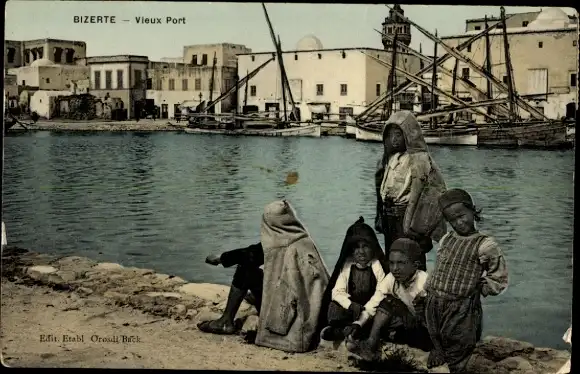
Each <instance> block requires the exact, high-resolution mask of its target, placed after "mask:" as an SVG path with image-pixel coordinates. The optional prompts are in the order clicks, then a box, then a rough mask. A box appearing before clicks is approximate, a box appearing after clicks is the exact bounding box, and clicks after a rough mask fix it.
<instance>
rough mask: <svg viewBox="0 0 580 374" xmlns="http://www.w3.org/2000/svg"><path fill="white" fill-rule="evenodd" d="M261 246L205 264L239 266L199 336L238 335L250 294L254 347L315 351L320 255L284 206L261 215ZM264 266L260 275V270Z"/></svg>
mask: <svg viewBox="0 0 580 374" xmlns="http://www.w3.org/2000/svg"><path fill="white" fill-rule="evenodd" d="M260 232H261V235H260V236H261V238H260V243H258V244H254V245H251V246H249V247H247V248H242V249H238V250H234V251H230V252H225V253H222V254H221V255H220V256H215V255H211V256H208V258H207V259H206V262H208V263H210V264H213V265H217V264H220V263H221V264H222V265H224V266H226V267H228V266H232V265H238V267H237V270H236V273H235V274H234V279H233V281H232V286H231V288H230V293H229V295H228V301H227V303H226V308H225V310H224V313H223V315H222V317H220V318H219V319H217V320H215V321H206V322H202V323H200V324H198V328H199V329H200V330H201V331H204V332H209V333H216V334H233V333H235V332H236V329H235V326H234V317H235V315H236V313H237V311H238V309H239V307H240V305H241V303H242V300H243V299H244V297H245V296H246V295H247V293H248V290H249V291H251V293H252V295H253V296H254V297H255V299H256V303H255V305H256V308H257V309H258V312H259V314H260V320H259V324H258V331H257V335H256V344H257V345H261V346H265V347H269V348H274V349H280V350H283V351H287V352H306V351H308V350H311V349H313V348H315V347H316V345H317V343H318V340H317V339H316V337H317V336H318V332H319V331H320V330H319V327H320V326H319V324H320V322H319V315H320V310H321V304H322V299H323V294H324V291H325V289H326V287H327V285H328V271H327V270H326V266H325V265H324V262H323V261H322V258H321V256H320V253H319V252H318V249H317V248H316V246H315V245H314V242H313V241H312V238H311V237H310V235H309V234H308V231H307V230H306V228H305V227H304V225H303V224H302V223H301V222H300V220H299V219H298V218H297V216H296V212H295V211H294V209H293V208H292V206H291V205H290V204H289V203H288V202H287V201H275V202H273V203H270V204H268V205H267V206H266V207H265V209H264V214H263V216H262V225H261V230H260ZM262 264H263V265H264V270H263V271H262V270H260V266H261V265H262Z"/></svg>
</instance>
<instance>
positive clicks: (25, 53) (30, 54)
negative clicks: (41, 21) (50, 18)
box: [4, 39, 87, 68]
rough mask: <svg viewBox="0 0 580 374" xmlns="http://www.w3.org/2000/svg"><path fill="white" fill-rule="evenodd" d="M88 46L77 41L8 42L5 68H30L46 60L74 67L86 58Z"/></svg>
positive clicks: (6, 43) (5, 50)
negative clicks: (78, 60) (77, 62)
mask: <svg viewBox="0 0 580 374" xmlns="http://www.w3.org/2000/svg"><path fill="white" fill-rule="evenodd" d="M86 54H87V45H86V43H85V42H81V41H76V40H60V39H34V40H24V41H16V40H6V41H5V43H4V67H5V68H16V67H21V66H30V65H31V64H32V63H33V62H34V61H36V60H41V59H46V60H49V61H52V62H54V63H55V64H61V65H74V64H75V61H76V60H77V59H79V58H84V57H86Z"/></svg>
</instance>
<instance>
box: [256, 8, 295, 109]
mask: <svg viewBox="0 0 580 374" xmlns="http://www.w3.org/2000/svg"><path fill="white" fill-rule="evenodd" d="M262 9H264V15H265V16H266V22H267V23H268V28H269V29H270V37H271V38H272V42H273V43H274V47H275V48H276V55H277V57H278V66H279V67H280V74H281V76H282V77H281V78H282V79H281V80H282V81H283V82H284V83H282V89H284V87H286V88H287V89H288V97H289V99H290V103H291V104H292V114H293V116H294V118H295V119H297V115H296V103H295V102H294V98H293V97H292V91H291V90H290V84H289V82H288V76H287V75H286V69H285V68H284V60H283V58H282V50H281V49H280V45H279V44H278V42H277V41H276V36H275V34H274V28H273V27H272V23H271V22H270V17H269V16H268V11H267V10H266V5H265V4H264V3H262Z"/></svg>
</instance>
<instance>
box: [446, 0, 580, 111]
mask: <svg viewBox="0 0 580 374" xmlns="http://www.w3.org/2000/svg"><path fill="white" fill-rule="evenodd" d="M494 22H498V18H492V19H491V20H490V21H488V24H489V25H491V24H492V23H494ZM506 24H507V28H506V30H505V31H506V33H507V39H508V43H509V51H510V57H511V63H512V66H513V77H514V83H515V90H516V92H517V93H518V94H519V95H529V96H526V100H528V102H529V103H530V104H531V105H533V106H534V107H536V108H538V109H539V110H540V111H543V112H544V114H545V115H546V116H547V117H548V118H551V119H559V118H561V117H563V116H566V115H570V113H574V110H575V107H576V105H577V104H576V103H577V97H578V91H577V90H578V53H579V50H578V36H579V35H578V26H577V18H575V17H571V16H569V15H567V14H566V13H565V12H564V11H562V10H561V9H560V8H545V9H543V10H542V11H541V12H535V13H522V14H519V15H516V16H514V17H512V18H510V19H508V20H507V22H506ZM483 29H485V22H484V20H483V19H476V20H467V22H466V30H467V31H466V32H465V33H463V34H461V35H451V36H446V37H443V38H442V40H443V41H444V42H445V43H446V44H447V45H449V46H451V47H455V46H457V45H459V44H460V43H462V42H463V41H465V40H466V39H468V38H470V37H471V36H473V35H475V34H477V33H479V32H481V30H483ZM503 41H504V37H503V29H496V30H494V31H492V32H490V59H491V66H492V72H493V75H494V76H495V77H497V78H498V79H500V80H502V81H503V82H504V83H506V84H507V79H508V78H507V69H506V64H505V51H504V43H503ZM463 53H464V54H465V55H466V56H467V57H468V58H469V59H471V60H472V61H474V62H475V63H477V64H478V65H481V66H485V61H486V47H485V38H481V39H479V40H478V41H476V42H474V43H473V44H472V45H471V46H469V47H468V48H467V49H464V50H463ZM454 64H455V59H450V60H448V61H447V62H446V63H445V64H444V65H443V66H444V67H446V68H447V69H448V70H453V68H454ZM457 71H458V75H461V76H463V77H464V78H467V79H469V80H470V81H471V82H472V83H473V84H475V85H476V86H477V87H478V88H480V89H481V90H483V91H484V92H485V91H486V89H487V88H486V87H487V79H486V78H484V77H483V76H481V75H479V74H477V73H476V72H474V71H473V69H471V68H470V67H469V66H468V65H467V64H465V63H463V62H459V65H458V69H457ZM439 84H440V87H439V88H441V89H443V90H445V91H449V92H450V91H451V86H452V78H451V77H449V76H443V77H442V79H441V80H440V82H439ZM457 95H458V96H459V97H461V98H463V99H466V100H467V101H470V100H474V101H477V100H478V98H472V97H471V96H470V94H469V93H468V92H467V91H465V89H464V87H463V86H462V85H460V84H457ZM502 96H503V97H505V96H506V95H505V94H504V95H500V94H498V91H497V89H495V88H494V95H493V97H494V98H495V97H502ZM442 101H445V99H443V98H442ZM467 115H468V116H469V117H470V118H473V119H476V120H480V118H477V117H479V116H476V117H474V116H471V114H467ZM521 115H522V116H523V117H526V116H527V115H528V114H527V113H526V112H524V111H521Z"/></svg>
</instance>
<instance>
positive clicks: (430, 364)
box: [427, 349, 445, 369]
mask: <svg viewBox="0 0 580 374" xmlns="http://www.w3.org/2000/svg"><path fill="white" fill-rule="evenodd" d="M444 363H445V360H444V359H443V357H442V355H441V353H439V352H437V351H436V350H435V349H432V350H431V352H429V357H428V358H427V369H431V368H434V367H437V366H441V365H443V364H444Z"/></svg>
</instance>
